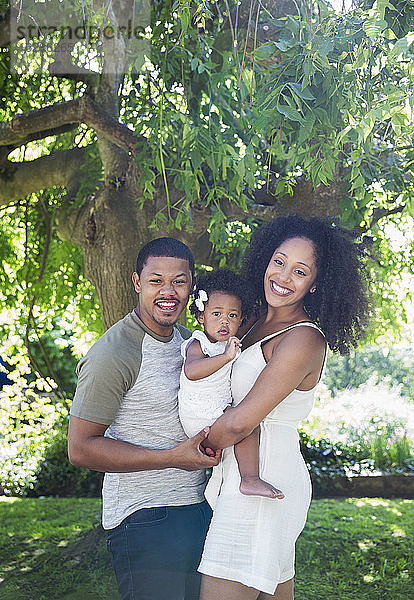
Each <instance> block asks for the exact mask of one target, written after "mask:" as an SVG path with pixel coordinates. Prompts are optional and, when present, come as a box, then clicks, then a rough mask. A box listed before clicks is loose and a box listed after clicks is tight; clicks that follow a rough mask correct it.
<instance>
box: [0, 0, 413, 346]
mask: <svg viewBox="0 0 414 600" xmlns="http://www.w3.org/2000/svg"><path fill="white" fill-rule="evenodd" d="M32 4H33V3H32ZM32 4H31V3H30V2H29V1H28V0H27V1H23V2H20V1H19V2H17V1H12V2H11V3H8V2H4V1H3V0H2V1H1V2H0V12H1V13H2V18H1V21H0V46H1V54H0V58H1V70H0V90H1V99H2V102H1V108H0V119H1V123H0V179H1V185H0V207H1V211H2V219H1V226H0V248H1V254H2V258H3V263H2V267H1V269H0V281H1V288H2V291H1V295H2V302H3V306H5V307H8V308H10V309H15V310H17V311H19V314H21V315H22V317H21V319H22V321H23V320H24V321H25V322H27V323H28V327H27V329H26V338H27V341H28V340H29V338H30V335H31V331H37V332H38V333H39V332H40V333H41V331H42V328H45V327H47V324H48V323H49V324H50V319H51V316H52V315H51V313H53V315H54V316H56V315H58V314H63V313H64V312H65V311H66V310H67V307H68V306H70V307H71V311H72V312H71V314H72V318H75V319H77V320H83V321H84V322H85V323H87V326H88V328H89V329H94V328H95V329H96V330H98V331H99V330H100V328H101V327H102V325H101V318H100V315H99V313H98V311H97V305H99V307H100V310H101V316H102V321H103V326H104V327H108V326H110V325H111V324H112V323H113V322H115V321H116V320H117V319H118V318H120V317H121V316H123V315H124V314H125V313H126V312H127V311H129V310H130V309H131V308H132V307H133V306H134V304H135V301H136V299H135V296H134V292H133V288H132V286H131V284H130V273H131V272H132V271H133V270H134V262H135V258H136V253H137V249H138V248H139V247H140V246H141V245H142V244H143V243H145V242H147V241H148V240H150V239H151V238H153V237H157V236H160V235H165V234H167V235H172V236H174V237H177V238H179V239H181V240H183V241H184V242H186V243H188V244H189V245H190V246H191V248H192V249H193V251H194V254H195V257H196V261H197V262H198V263H199V264H204V265H216V264H218V263H220V264H228V265H230V266H237V263H238V260H239V258H240V255H241V253H242V251H243V248H244V247H245V245H246V243H247V240H248V234H249V231H250V230H251V229H253V228H254V227H256V226H257V225H258V224H260V223H261V222H263V221H266V220H268V219H270V218H273V217H274V216H277V215H283V214H288V213H301V214H304V215H323V216H327V217H329V218H332V219H336V220H337V222H338V223H341V224H343V225H345V226H346V227H347V228H348V229H350V232H351V234H352V235H354V236H355V237H359V238H360V239H361V240H362V241H361V243H363V244H364V245H365V247H366V248H367V253H369V254H370V256H371V259H370V260H371V262H370V265H371V268H372V270H373V273H374V279H375V281H376V287H377V292H378V299H379V304H380V306H381V310H382V319H383V321H384V322H385V326H388V325H389V323H391V322H392V321H393V320H398V319H399V318H400V317H401V316H402V314H403V308H402V304H401V303H400V301H401V298H398V297H397V296H396V289H395V288H396V284H395V282H396V281H398V279H399V278H401V277H403V276H404V274H405V273H410V272H411V273H412V272H413V260H414V259H413V253H412V252H411V249H412V245H413V240H412V239H411V240H408V245H407V244H405V243H404V244H402V245H401V246H398V243H397V242H396V241H395V239H392V236H390V231H391V230H392V231H394V232H395V231H397V230H400V231H401V235H403V232H404V228H407V227H408V226H409V225H410V224H411V223H412V221H411V219H412V217H413V216H414V196H413V171H414V147H413V144H412V136H413V127H414V113H413V111H414V93H413V89H414V88H413V81H414V61H413V47H414V33H413V32H414V6H413V4H412V2H410V1H409V0H376V1H375V2H373V1H372V0H363V1H362V2H360V3H358V6H357V7H356V8H354V9H352V10H350V11H348V12H347V13H345V14H342V13H341V14H339V13H337V12H335V11H334V10H333V9H332V8H331V6H330V5H329V3H327V2H324V1H322V0H318V1H313V0H302V1H295V0H283V1H281V0H277V1H276V0H262V1H259V0H242V1H241V2H235V1H232V0H218V1H215V2H210V1H208V0H201V1H199V2H193V1H192V0H175V1H174V2H173V1H171V0H170V1H168V0H166V1H163V2H158V1H154V2H152V3H151V4H150V5H149V4H145V2H134V1H133V0H120V1H119V2H114V3H111V2H108V1H107V0H93V1H92V0H90V1H89V2H86V1H80V0H68V1H66V2H65V3H64V5H65V11H66V13H70V14H71V17H72V18H73V19H74V20H75V21H74V22H75V23H78V24H79V28H80V29H79V31H80V32H82V35H78V37H76V39H75V38H73V39H72V35H71V32H70V31H69V28H68V27H66V28H65V27H63V26H61V25H62V24H63V25H64V21H63V20H62V19H63V17H62V15H61V14H60V13H59V12H53V11H55V10H57V9H56V6H57V5H60V4H62V3H59V2H57V0H46V1H45V2H44V3H42V6H43V7H44V8H43V10H44V13H42V14H44V15H47V14H49V16H50V15H53V19H55V21H53V19H52V21H51V20H50V19H49V21H48V26H47V27H46V25H44V24H43V22H41V23H39V18H38V17H36V18H35V17H34V16H33V15H34V13H32V10H34V6H32ZM34 4H36V3H34ZM66 13H65V14H66ZM144 17H145V18H144ZM134 19H135V20H134ZM51 22H52V23H54V25H55V27H52V26H51V25H50V23H51ZM13 23H14V27H13V26H12V27H10V24H12V25H13ZM131 23H132V25H131V28H132V29H131V28H130V29H128V28H129V27H130V24H131ZM16 24H17V27H16ZM19 28H20V29H19ZM131 30H132V31H134V32H135V34H134V36H135V42H136V41H137V38H138V39H139V40H138V41H139V42H140V44H138V46H136V45H135V46H134V44H132V42H131V39H130V37H131V36H130V31H131ZM22 32H23V33H22ZM28 32H30V35H28ZM78 33H79V32H78ZM134 36H133V37H134ZM68 42H70V44H69V45H68ZM65 44H66V47H68V48H69V50H66V52H64V51H63V50H62V48H64V47H65ZM410 244H411V246H410ZM377 250H378V251H379V250H380V251H381V252H380V253H376V252H377ZM91 284H92V285H91ZM396 299H397V300H398V302H396ZM22 307H24V310H22ZM388 321H389V322H388Z"/></svg>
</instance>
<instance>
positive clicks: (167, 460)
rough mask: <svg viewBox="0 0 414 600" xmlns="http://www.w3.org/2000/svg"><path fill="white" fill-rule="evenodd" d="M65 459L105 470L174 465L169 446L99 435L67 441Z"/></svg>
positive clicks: (121, 470) (156, 467) (143, 469)
mask: <svg viewBox="0 0 414 600" xmlns="http://www.w3.org/2000/svg"><path fill="white" fill-rule="evenodd" d="M69 459H70V461H71V463H72V464H74V465H75V466H78V467H86V468H87V469H93V470H94V471H103V472H105V473H130V472H135V471H148V470H153V469H167V468H170V467H173V466H174V456H173V449H167V450H152V449H148V448H142V447H139V446H135V445H134V444H129V443H128V442H121V441H119V440H113V439H111V438H106V437H103V436H102V435H99V436H92V437H90V438H88V439H87V440H85V441H83V442H82V443H81V444H70V443H69Z"/></svg>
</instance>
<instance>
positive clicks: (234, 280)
mask: <svg viewBox="0 0 414 600" xmlns="http://www.w3.org/2000/svg"><path fill="white" fill-rule="evenodd" d="M200 290H204V291H205V292H206V293H207V296H208V297H209V298H210V295H211V294H212V293H213V292H225V293H226V294H230V295H231V296H236V298H238V299H239V300H240V302H241V311H242V315H243V318H244V319H246V318H248V317H249V316H250V315H251V313H252V311H253V306H254V304H255V302H256V294H255V293H254V291H253V288H252V286H251V284H250V283H248V282H247V281H246V280H245V279H244V278H243V277H241V276H240V275H238V274H237V273H235V272H234V271H230V270H229V269H217V270H216V271H204V272H203V273H202V274H201V275H200V276H199V277H197V285H196V288H195V290H194V292H193V296H194V298H193V301H192V302H191V304H190V306H189V310H190V312H191V314H193V315H194V316H197V315H198V314H199V312H200V311H199V310H198V308H197V306H196V305H195V299H196V298H197V297H198V294H199V292H200Z"/></svg>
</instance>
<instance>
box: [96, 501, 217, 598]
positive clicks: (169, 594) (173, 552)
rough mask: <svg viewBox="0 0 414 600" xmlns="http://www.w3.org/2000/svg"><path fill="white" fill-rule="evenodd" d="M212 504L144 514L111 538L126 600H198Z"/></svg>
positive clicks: (138, 514)
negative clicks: (202, 555) (201, 563)
mask: <svg viewBox="0 0 414 600" xmlns="http://www.w3.org/2000/svg"><path fill="white" fill-rule="evenodd" d="M211 514H212V511H211V509H210V507H209V505H208V504H207V502H201V503H200V504H190V505H188V506H162V507H159V508H143V509H142V510H137V511H136V512H134V513H133V514H132V515H130V516H129V517H127V518H126V519H124V520H123V521H122V523H121V524H120V525H118V527H115V528H114V529H109V530H108V531H107V532H106V533H107V542H108V550H109V551H110V553H111V559H112V566H113V568H114V571H115V575H116V580H117V583H118V589H119V593H120V595H121V598H122V600H198V598H199V593H200V575H199V574H198V573H197V567H198V564H199V562H200V557H201V553H202V551H203V545H204V538H205V536H206V533H207V529H208V526H209V523H210V519H211Z"/></svg>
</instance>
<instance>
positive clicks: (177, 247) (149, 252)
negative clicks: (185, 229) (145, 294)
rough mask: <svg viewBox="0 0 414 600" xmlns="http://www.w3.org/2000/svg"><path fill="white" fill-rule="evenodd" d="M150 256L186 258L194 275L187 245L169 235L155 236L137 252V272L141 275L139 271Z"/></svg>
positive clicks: (190, 254)
mask: <svg viewBox="0 0 414 600" xmlns="http://www.w3.org/2000/svg"><path fill="white" fill-rule="evenodd" d="M150 256H168V257H172V258H183V259H184V260H188V265H189V267H190V271H191V274H192V276H193V277H194V256H193V255H192V253H191V250H190V248H189V247H188V246H186V245H185V244H183V242H180V240H176V239H174V238H169V237H161V238H156V239H155V240H151V241H150V242H148V244H145V246H143V247H142V248H141V250H140V251H139V253H138V258H137V273H138V275H141V271H142V269H143V267H144V265H145V263H146V261H147V259H148V258H149V257H150Z"/></svg>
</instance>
